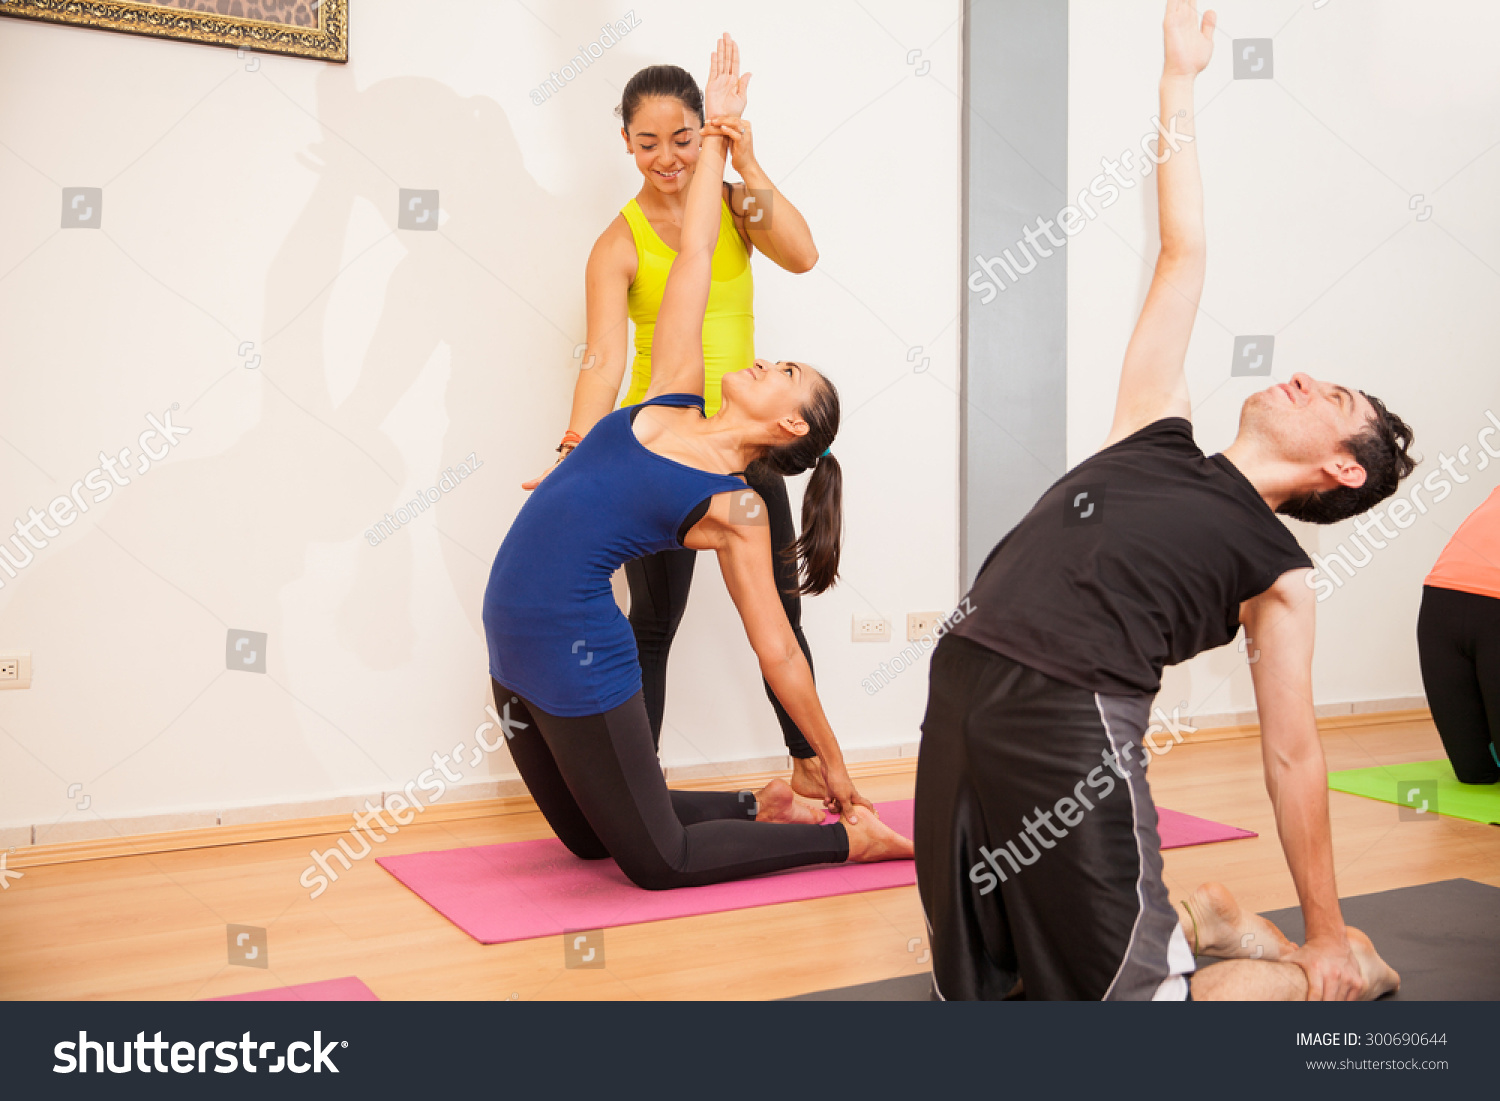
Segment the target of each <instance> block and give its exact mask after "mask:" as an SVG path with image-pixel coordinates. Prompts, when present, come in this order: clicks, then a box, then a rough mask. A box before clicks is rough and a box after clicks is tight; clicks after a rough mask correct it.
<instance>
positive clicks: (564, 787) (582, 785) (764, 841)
mask: <svg viewBox="0 0 1500 1101" xmlns="http://www.w3.org/2000/svg"><path fill="white" fill-rule="evenodd" d="M490 687H491V688H492V689H493V690H494V693H495V707H496V708H497V709H499V710H500V712H501V714H505V708H506V707H509V708H510V711H509V714H508V716H507V717H508V718H510V719H511V720H513V721H512V722H511V723H510V724H508V726H507V730H506V733H507V734H508V735H509V736H510V741H509V745H510V755H511V759H512V760H514V761H515V763H516V768H517V769H519V770H520V772H521V779H522V780H524V781H525V783H526V787H527V789H528V790H529V791H530V792H531V795H532V797H533V798H534V799H536V804H537V806H538V807H539V808H540V809H541V812H542V816H543V817H544V818H546V819H547V824H548V825H550V826H551V827H552V829H553V832H555V833H556V834H557V836H558V838H559V839H560V840H561V841H562V843H563V844H564V845H566V846H567V847H568V849H569V850H570V851H571V852H572V853H573V855H574V856H577V857H580V858H581V859H584V860H602V859H603V858H604V857H606V856H612V857H614V859H615V863H616V864H618V865H619V866H620V870H621V871H622V872H624V873H625V875H626V876H628V877H629V879H630V881H631V882H632V883H634V884H635V885H636V886H637V887H644V888H646V889H647V890H649V891H660V890H666V889H668V888H672V887H697V886H700V885H702V884H704V883H721V882H723V881H724V880H726V879H743V878H745V877H746V876H752V875H761V874H763V873H765V872H780V871H785V870H786V869H788V868H800V867H802V866H804V865H807V864H828V863H841V862H843V861H845V860H847V859H848V858H849V835H848V832H847V831H846V830H845V829H844V824H843V823H842V822H835V823H833V824H832V825H827V826H811V825H793V824H786V823H777V822H757V821H755V814H756V810H757V808H756V801H755V793H754V792H750V791H739V792H734V791H671V790H669V789H668V788H667V782H666V780H664V779H663V778H662V772H661V763H660V762H659V761H657V759H656V750H655V748H654V747H653V746H652V744H651V730H650V728H649V726H648V725H647V721H646V708H645V704H644V703H643V702H642V699H641V694H640V693H639V692H637V693H636V694H635V695H633V696H631V697H630V699H628V700H626V701H625V702H624V703H622V704H621V705H620V706H618V707H616V708H613V709H611V710H609V711H606V712H604V713H603V714H601V715H587V716H584V717H582V718H563V717H559V716H557V715H549V714H547V713H546V712H544V711H541V710H539V709H538V708H537V707H535V706H534V705H532V704H529V703H527V702H526V701H525V700H524V699H522V698H521V697H519V696H517V695H516V694H515V693H513V692H511V691H509V690H508V689H506V688H505V687H504V686H503V685H501V684H499V683H498V682H497V681H495V679H494V678H493V677H492V678H490ZM523 724H524V725H523Z"/></svg>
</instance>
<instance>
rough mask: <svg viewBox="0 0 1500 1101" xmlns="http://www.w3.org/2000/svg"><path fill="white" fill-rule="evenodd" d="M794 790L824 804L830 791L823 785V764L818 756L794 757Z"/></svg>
mask: <svg viewBox="0 0 1500 1101" xmlns="http://www.w3.org/2000/svg"><path fill="white" fill-rule="evenodd" d="M792 790H793V791H795V792H796V793H797V794H798V795H803V796H806V797H807V798H809V799H816V800H817V801H818V803H819V805H821V804H822V802H823V799H824V798H825V797H826V796H827V794H828V792H827V789H826V788H824V786H823V766H822V765H821V764H820V763H819V761H818V759H817V758H816V757H793V758H792Z"/></svg>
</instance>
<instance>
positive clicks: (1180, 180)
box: [1104, 0, 1217, 447]
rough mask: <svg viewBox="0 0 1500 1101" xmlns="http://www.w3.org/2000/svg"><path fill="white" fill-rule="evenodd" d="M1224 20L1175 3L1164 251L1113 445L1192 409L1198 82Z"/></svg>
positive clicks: (1165, 107) (1164, 101)
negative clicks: (1188, 366)
mask: <svg viewBox="0 0 1500 1101" xmlns="http://www.w3.org/2000/svg"><path fill="white" fill-rule="evenodd" d="M1216 21H1217V16H1215V14H1214V13H1213V12H1211V11H1210V12H1206V13H1205V14H1204V16H1203V19H1202V22H1201V23H1200V22H1199V19H1198V7H1197V4H1196V3H1195V2H1194V0H1168V2H1167V15H1166V20H1165V21H1164V24H1163V29H1164V37H1165V44H1166V60H1165V62H1164V63H1163V65H1162V74H1161V120H1162V122H1161V125H1162V126H1163V127H1166V128H1167V129H1168V131H1169V132H1170V137H1169V136H1167V135H1160V134H1159V135H1158V138H1157V143H1158V144H1157V152H1156V156H1157V157H1158V158H1161V157H1166V158H1167V159H1166V160H1164V161H1163V162H1162V163H1161V164H1159V165H1157V167H1156V198H1157V217H1158V220H1159V223H1160V229H1161V252H1160V253H1159V254H1158V255H1157V258H1156V272H1155V274H1154V275H1153V276H1152V278H1151V287H1150V289H1149V290H1148V291H1147V292H1146V303H1145V305H1144V306H1142V307H1141V316H1140V319H1139V320H1138V321H1137V322H1136V323H1135V332H1134V333H1132V334H1131V337H1130V344H1129V345H1128V346H1127V347H1126V349H1125V364H1124V366H1123V367H1122V368H1121V371H1120V391H1119V396H1118V397H1117V398H1116V399H1115V419H1114V423H1113V424H1112V425H1111V426H1110V430H1109V438H1108V439H1107V440H1105V442H1104V446H1105V447H1108V446H1109V445H1110V444H1112V443H1116V442H1118V441H1119V440H1123V439H1124V438H1125V437H1126V436H1128V435H1130V434H1131V433H1132V432H1135V431H1136V430H1137V429H1140V428H1144V427H1145V426H1146V425H1148V424H1150V423H1151V422H1152V421H1155V420H1159V419H1161V418H1162V417H1186V416H1189V415H1190V414H1191V412H1192V405H1191V403H1190V402H1189V400H1188V390H1187V378H1186V376H1185V375H1184V373H1183V369H1182V368H1183V361H1184V360H1185V359H1186V358H1187V347H1188V338H1189V337H1190V336H1191V335H1192V332H1193V320H1194V318H1195V317H1196V315H1197V313H1198V299H1199V297H1200V296H1201V295H1202V293H1203V270H1204V260H1205V249H1204V234H1203V180H1202V177H1201V175H1200V174H1199V171H1198V151H1197V145H1196V143H1195V141H1194V140H1193V139H1194V135H1195V132H1196V130H1195V127H1196V123H1195V116H1194V114H1193V81H1194V80H1195V79H1196V77H1197V75H1198V74H1199V73H1200V72H1202V71H1203V68H1204V67H1205V66H1206V65H1207V64H1208V59H1209V58H1210V57H1211V56H1212V55H1213V48H1214V43H1213V33H1214V24H1215V22H1216ZM1173 139H1175V140H1173ZM1174 146H1175V147H1176V148H1175V149H1174Z"/></svg>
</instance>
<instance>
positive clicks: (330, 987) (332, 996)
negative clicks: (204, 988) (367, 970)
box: [207, 975, 380, 1002]
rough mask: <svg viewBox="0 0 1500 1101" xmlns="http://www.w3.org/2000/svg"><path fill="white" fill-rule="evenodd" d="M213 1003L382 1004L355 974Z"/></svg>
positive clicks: (238, 996)
mask: <svg viewBox="0 0 1500 1101" xmlns="http://www.w3.org/2000/svg"><path fill="white" fill-rule="evenodd" d="M207 1000H208V1001H210V1002H378V1001H380V999H379V998H377V997H376V996H375V991H373V990H371V989H370V988H369V987H368V986H366V985H365V984H364V983H362V982H360V981H359V980H358V979H356V978H355V977H354V976H353V975H350V976H348V977H347V978H342V979H324V980H323V981H322V982H305V983H299V984H297V985H296V986H273V987H272V988H271V989H270V990H257V991H255V992H253V993H251V994H230V995H229V996H227V997H224V998H209V999H207Z"/></svg>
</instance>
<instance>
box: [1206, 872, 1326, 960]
mask: <svg viewBox="0 0 1500 1101" xmlns="http://www.w3.org/2000/svg"><path fill="white" fill-rule="evenodd" d="M1178 906H1179V907H1184V906H1186V907H1190V909H1189V911H1188V915H1187V916H1188V920H1187V921H1184V922H1183V923H1182V931H1183V932H1184V933H1187V934H1188V935H1189V936H1191V935H1192V933H1193V926H1194V922H1195V921H1196V923H1197V933H1198V953H1199V954H1200V955H1204V956H1212V957H1213V958H1215V959H1221V960H1279V959H1284V958H1286V957H1287V956H1289V955H1290V954H1291V953H1292V952H1294V951H1296V949H1297V946H1296V945H1295V944H1293V943H1292V942H1291V941H1289V940H1287V939H1286V937H1285V936H1284V935H1283V934H1282V932H1281V930H1280V929H1278V928H1276V926H1274V925H1272V924H1271V923H1270V922H1269V921H1267V920H1266V919H1265V918H1263V917H1261V916H1260V915H1259V914H1252V913H1246V912H1245V911H1244V910H1242V909H1241V908H1240V904H1239V903H1238V902H1236V901H1235V900H1234V896H1233V895H1232V894H1230V893H1229V889H1228V888H1227V887H1225V886H1224V885H1223V884H1222V883H1205V884H1203V885H1202V886H1201V887H1199V888H1198V889H1197V890H1196V891H1194V892H1193V893H1192V894H1191V895H1189V896H1188V898H1187V899H1186V901H1185V902H1181V903H1178Z"/></svg>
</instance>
